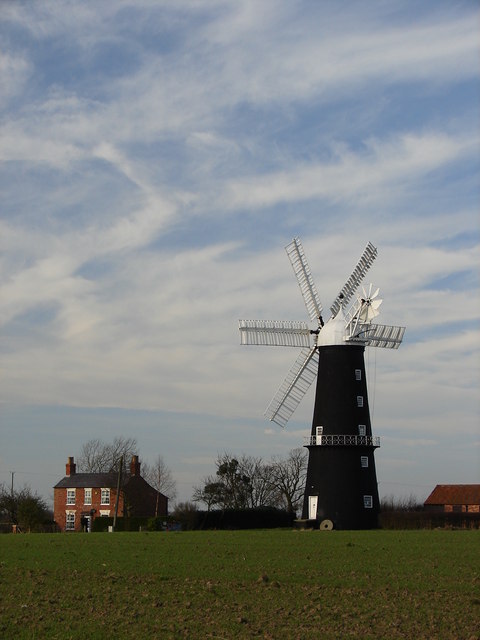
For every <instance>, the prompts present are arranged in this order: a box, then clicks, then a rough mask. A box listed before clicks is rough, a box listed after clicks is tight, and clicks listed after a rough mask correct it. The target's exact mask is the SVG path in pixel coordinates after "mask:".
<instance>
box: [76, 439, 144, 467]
mask: <svg viewBox="0 0 480 640" xmlns="http://www.w3.org/2000/svg"><path fill="white" fill-rule="evenodd" d="M136 452H137V441H136V439H135V438H124V437H123V436H118V437H117V438H115V439H114V440H113V442H111V443H105V442H103V440H99V439H98V438H94V439H93V440H89V441H88V442H86V443H85V444H84V445H83V446H82V450H81V453H80V455H79V456H78V457H77V467H78V470H79V471H82V472H84V473H108V472H109V471H117V470H118V466H119V463H120V460H121V459H122V456H123V465H124V469H123V470H124V471H125V470H126V465H127V464H128V463H129V461H130V460H131V458H132V456H133V455H135V454H136Z"/></svg>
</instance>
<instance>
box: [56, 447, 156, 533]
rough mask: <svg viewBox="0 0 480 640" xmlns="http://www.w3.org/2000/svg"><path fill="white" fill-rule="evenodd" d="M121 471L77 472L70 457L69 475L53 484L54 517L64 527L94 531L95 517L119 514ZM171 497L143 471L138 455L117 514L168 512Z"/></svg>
mask: <svg viewBox="0 0 480 640" xmlns="http://www.w3.org/2000/svg"><path fill="white" fill-rule="evenodd" d="M117 485H118V473H77V472H76V465H75V462H74V460H73V457H70V458H68V462H67V465H66V473H65V477H64V478H62V479H61V480H60V482H57V484H56V485H55V486H54V488H53V511H54V519H55V522H56V523H57V525H58V526H59V528H60V529H61V530H62V531H90V530H91V526H92V522H93V520H94V519H95V518H98V517H102V516H112V517H113V516H114V515H115V503H116V500H117ZM167 513H168V498H167V496H164V495H163V493H160V492H159V491H157V490H156V489H154V488H153V487H152V486H150V485H149V484H148V482H147V481H146V480H145V479H144V478H142V476H141V475H140V462H139V460H138V456H133V457H132V461H131V463H130V473H128V474H127V475H126V477H124V478H123V479H122V482H121V486H120V495H119V498H118V512H117V516H118V517H119V518H121V517H122V516H140V517H154V516H159V517H163V516H166V515H167Z"/></svg>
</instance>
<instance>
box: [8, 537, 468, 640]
mask: <svg viewBox="0 0 480 640" xmlns="http://www.w3.org/2000/svg"><path fill="white" fill-rule="evenodd" d="M0 607H1V611H0V638H1V639H2V640H10V639H13V638H48V639H54V638H62V639H68V638H75V639H76V638H79V639H80V638H81V639H82V640H89V639H93V638H98V639H103V638H183V637H185V638H274V639H277V638H278V639H281V638H288V639H293V638H335V639H343V638H386V639H393V638H402V639H403V638H415V639H419V638H436V639H441V638H452V639H456V640H461V639H462V638H465V639H467V640H473V639H478V638H480V532H479V531H444V530H442V531H357V532H346V531H344V532H341V531H333V532H321V531H290V530H268V531H267V530H262V531H195V532H179V533H173V532H170V533H114V534H107V533H104V534H71V535H66V534H52V535H50V534H37V535H35V534H32V535H16V536H15V535H2V536H0Z"/></svg>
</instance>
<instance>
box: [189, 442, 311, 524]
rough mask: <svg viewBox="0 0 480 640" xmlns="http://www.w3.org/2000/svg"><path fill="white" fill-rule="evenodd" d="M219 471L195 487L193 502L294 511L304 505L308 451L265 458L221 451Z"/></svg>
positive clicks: (212, 506)
mask: <svg viewBox="0 0 480 640" xmlns="http://www.w3.org/2000/svg"><path fill="white" fill-rule="evenodd" d="M215 464H216V473H215V475H209V476H207V477H206V478H204V479H203V481H202V484H201V485H199V486H197V487H194V491H193V498H192V499H193V501H194V502H197V503H203V504H204V505H205V506H206V508H207V511H210V510H211V509H256V508H259V507H275V508H278V509H284V510H285V511H287V512H289V513H291V514H294V513H296V512H297V511H298V510H299V509H300V508H301V506H302V505H301V503H302V500H303V493H304V489H305V477H306V469H307V452H306V451H305V449H292V450H291V451H290V452H289V453H288V455H287V456H286V457H285V458H283V457H280V456H274V457H273V458H272V459H271V460H270V461H268V462H265V461H264V460H262V458H258V457H255V456H250V455H245V454H243V455H242V456H240V457H238V458H237V457H235V456H233V455H232V454H230V453H222V454H220V455H219V456H218V457H217V460H216V463H215Z"/></svg>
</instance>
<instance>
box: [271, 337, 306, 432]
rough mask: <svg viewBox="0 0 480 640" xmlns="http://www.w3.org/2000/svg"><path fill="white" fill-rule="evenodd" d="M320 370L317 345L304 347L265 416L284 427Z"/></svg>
mask: <svg viewBox="0 0 480 640" xmlns="http://www.w3.org/2000/svg"><path fill="white" fill-rule="evenodd" d="M317 370H318V351H317V349H316V347H312V348H311V349H310V350H307V349H303V350H302V352H301V353H300V355H299V356H298V358H297V360H296V361H295V364H294V365H293V367H292V368H291V369H290V371H289V373H288V375H287V377H286V378H285V380H284V382H283V384H282V385H281V387H280V388H279V390H278V391H277V393H276V394H275V396H274V397H273V400H272V401H271V402H270V404H269V405H268V407H267V409H266V411H265V416H266V417H267V418H268V419H269V420H270V421H272V422H275V423H276V424H278V425H279V426H280V427H282V428H284V427H285V425H286V424H287V422H288V420H289V419H290V416H291V415H292V413H293V412H294V411H295V409H296V408H297V407H298V405H299V404H300V401H301V399H302V398H303V396H304V395H305V394H306V392H307V391H308V389H309V387H310V385H311V384H312V382H313V381H314V380H315V377H316V375H317Z"/></svg>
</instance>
